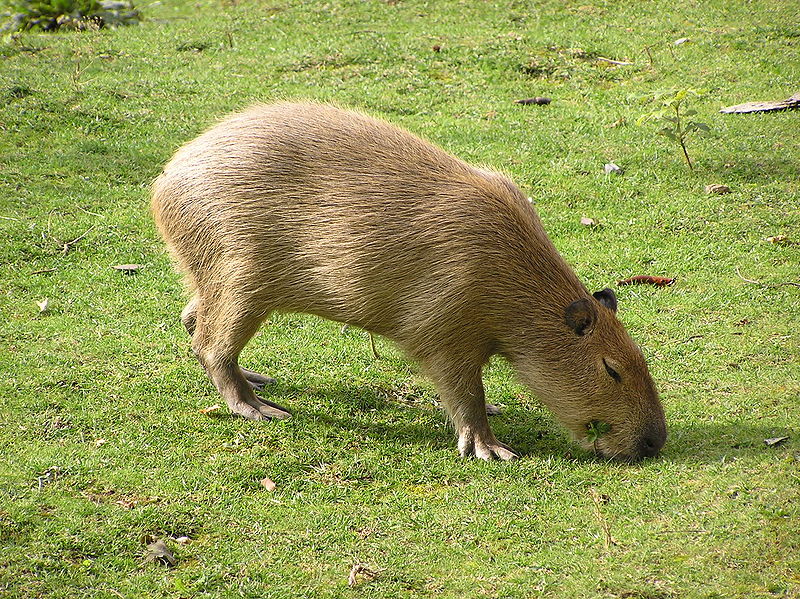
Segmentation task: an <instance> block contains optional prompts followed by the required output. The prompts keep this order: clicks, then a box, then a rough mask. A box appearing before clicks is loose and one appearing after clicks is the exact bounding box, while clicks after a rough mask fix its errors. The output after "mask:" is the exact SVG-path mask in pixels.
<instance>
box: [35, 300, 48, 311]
mask: <svg viewBox="0 0 800 599" xmlns="http://www.w3.org/2000/svg"><path fill="white" fill-rule="evenodd" d="M36 305H37V306H39V314H43V313H44V312H47V308H49V307H50V300H49V299H47V298H44V299H43V300H42V301H40V302H36Z"/></svg>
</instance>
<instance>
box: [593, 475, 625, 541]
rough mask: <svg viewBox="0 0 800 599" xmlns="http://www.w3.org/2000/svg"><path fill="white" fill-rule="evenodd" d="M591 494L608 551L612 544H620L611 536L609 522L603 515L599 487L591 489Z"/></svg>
mask: <svg viewBox="0 0 800 599" xmlns="http://www.w3.org/2000/svg"><path fill="white" fill-rule="evenodd" d="M589 495H591V497H592V503H593V505H594V515H595V516H596V517H597V520H598V521H599V522H600V526H601V527H602V529H603V534H604V535H605V536H604V538H603V541H604V543H605V547H606V551H608V550H609V549H610V548H611V545H619V543H617V541H616V539H615V538H614V537H612V536H611V529H610V527H609V526H608V522H607V521H606V519H605V518H604V517H603V512H601V511H600V494H599V493H598V492H597V489H594V488H592V489H589Z"/></svg>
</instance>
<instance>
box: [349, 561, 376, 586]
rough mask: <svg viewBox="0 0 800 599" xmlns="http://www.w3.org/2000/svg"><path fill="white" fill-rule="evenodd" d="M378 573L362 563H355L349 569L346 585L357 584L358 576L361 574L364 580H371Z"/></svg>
mask: <svg viewBox="0 0 800 599" xmlns="http://www.w3.org/2000/svg"><path fill="white" fill-rule="evenodd" d="M377 575H378V573H377V572H375V571H374V570H371V569H369V568H368V567H367V566H365V565H364V564H355V565H354V566H353V567H352V568H351V569H350V576H348V577H347V585H348V586H351V587H354V586H356V585H357V584H358V577H359V576H361V577H362V578H364V579H365V580H368V581H369V580H373V579H374V578H375V577H376V576H377Z"/></svg>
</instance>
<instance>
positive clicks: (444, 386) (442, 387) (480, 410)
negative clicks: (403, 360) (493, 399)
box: [428, 359, 518, 460]
mask: <svg viewBox="0 0 800 599" xmlns="http://www.w3.org/2000/svg"><path fill="white" fill-rule="evenodd" d="M428 371H429V373H430V375H431V377H432V378H433V381H434V383H435V384H436V387H437V390H438V391H439V397H440V399H441V401H442V404H443V405H444V408H445V411H446V412H447V414H448V416H450V418H451V419H452V421H453V425H454V426H455V429H456V434H457V435H458V451H459V453H460V454H461V455H462V456H464V457H469V456H474V457H476V458H480V459H482V460H493V459H495V458H498V459H501V460H511V459H514V458H516V457H518V456H517V454H516V453H514V451H513V450H512V449H511V448H510V447H508V446H507V445H504V444H503V443H500V442H499V441H498V440H497V439H496V438H495V436H494V433H493V432H492V429H491V428H490V427H489V420H488V419H487V417H486V400H485V396H484V392H483V382H482V380H481V365H480V364H470V363H469V362H468V361H463V360H458V359H439V360H435V361H431V362H429V364H428Z"/></svg>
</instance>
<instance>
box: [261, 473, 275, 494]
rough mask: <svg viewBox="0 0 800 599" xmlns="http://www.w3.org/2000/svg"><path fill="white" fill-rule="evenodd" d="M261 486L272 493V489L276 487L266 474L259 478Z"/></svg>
mask: <svg viewBox="0 0 800 599" xmlns="http://www.w3.org/2000/svg"><path fill="white" fill-rule="evenodd" d="M261 486H262V487H264V488H265V489H266V490H267V491H269V492H270V493H272V491H274V490H275V487H276V485H275V483H274V482H272V479H270V478H269V477H267V476H265V477H264V478H262V479H261Z"/></svg>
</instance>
